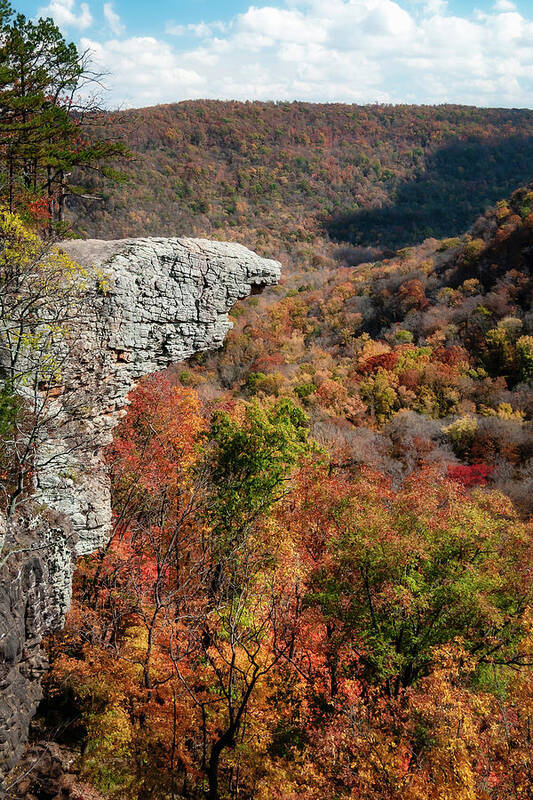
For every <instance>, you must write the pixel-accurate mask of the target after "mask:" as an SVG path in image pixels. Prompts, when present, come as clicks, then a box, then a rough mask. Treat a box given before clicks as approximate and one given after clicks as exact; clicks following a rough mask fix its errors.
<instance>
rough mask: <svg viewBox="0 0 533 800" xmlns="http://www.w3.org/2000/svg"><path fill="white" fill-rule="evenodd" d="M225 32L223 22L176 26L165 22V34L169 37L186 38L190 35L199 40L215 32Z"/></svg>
mask: <svg viewBox="0 0 533 800" xmlns="http://www.w3.org/2000/svg"><path fill="white" fill-rule="evenodd" d="M225 30H227V25H226V24H225V23H224V22H210V23H209V24H207V23H206V22H197V23H194V22H191V23H189V24H188V25H178V24H176V23H175V22H174V21H173V20H170V21H169V22H167V24H166V26H165V32H166V33H169V34H170V35H171V36H186V35H187V34H192V35H193V36H198V37H199V38H201V39H204V38H206V37H207V36H211V35H212V34H213V33H214V32H215V31H218V32H223V31H225Z"/></svg>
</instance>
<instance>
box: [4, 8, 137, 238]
mask: <svg viewBox="0 0 533 800" xmlns="http://www.w3.org/2000/svg"><path fill="white" fill-rule="evenodd" d="M90 84H94V85H98V84H99V76H98V75H97V74H95V73H93V72H91V69H90V65H89V59H88V54H87V53H79V52H78V50H77V48H76V46H75V45H74V44H73V43H67V42H66V41H65V39H64V38H63V36H62V34H61V32H60V30H59V28H58V27H57V26H56V25H55V23H54V22H53V20H51V19H39V20H38V21H37V22H33V21H32V20H28V19H26V17H25V16H24V15H23V14H15V12H14V11H13V9H12V8H11V6H10V5H9V3H8V2H7V1H6V0H0V164H1V169H2V173H3V174H2V177H1V181H0V197H1V196H3V198H4V199H5V201H6V202H7V203H8V205H9V208H10V210H14V209H16V208H17V207H19V206H20V205H21V204H22V205H26V204H27V203H28V202H31V201H37V202H39V199H41V203H42V204H43V205H44V208H45V210H46V212H47V213H48V215H49V217H50V218H51V220H52V221H59V222H60V221H61V220H62V218H63V213H64V205H65V198H66V197H67V196H68V194H72V193H77V194H80V193H83V189H82V188H80V187H73V186H72V185H71V184H70V182H69V179H70V177H71V175H72V172H73V170H74V169H75V168H81V169H87V168H89V169H97V170H100V171H102V172H104V173H108V174H111V175H113V174H116V173H113V171H112V170H106V167H105V166H103V162H105V161H107V160H108V159H110V158H113V157H117V156H124V155H126V154H127V150H126V148H125V146H124V145H123V144H121V143H120V142H116V141H109V140H102V139H96V140H95V139H94V138H93V137H91V135H90V122H91V120H94V119H95V118H96V117H97V116H99V114H100V110H99V109H98V107H97V106H96V105H95V104H94V103H92V102H91V100H85V99H80V96H79V95H80V92H81V90H84V94H86V92H87V87H88V86H90Z"/></svg>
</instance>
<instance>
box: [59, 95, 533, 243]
mask: <svg viewBox="0 0 533 800" xmlns="http://www.w3.org/2000/svg"><path fill="white" fill-rule="evenodd" d="M105 131H106V132H107V133H109V132H111V135H115V134H116V135H120V136H122V137H124V138H125V139H126V142H127V143H128V145H129V146H130V147H131V148H132V150H133V151H134V153H135V160H134V161H133V162H131V163H130V164H129V165H127V167H126V170H125V173H126V175H127V177H128V178H129V180H127V181H126V182H125V183H123V184H121V185H119V186H115V185H113V184H112V183H111V182H109V183H108V182H107V181H106V180H105V179H102V178H101V177H99V176H95V177H94V179H93V180H92V182H91V184H90V185H89V186H88V187H87V189H88V193H89V194H95V193H98V192H101V193H102V195H103V198H104V202H103V203H100V202H94V203H93V204H92V205H91V206H90V208H89V209H88V212H87V208H86V207H84V208H83V209H82V208H81V206H80V207H76V206H72V208H71V214H72V217H73V219H74V221H75V222H76V224H77V226H78V229H79V231H80V232H82V233H84V234H87V235H90V236H98V237H105V238H116V237H123V236H133V235H134V236H141V235H152V236H154V235H156V236H159V235H162V236H164V235H169V234H171V233H173V234H175V233H176V231H178V232H180V233H183V234H186V235H208V236H213V235H215V236H217V237H218V236H219V235H220V238H239V239H242V240H243V241H246V242H247V243H248V244H249V245H250V246H256V247H257V246H259V248H260V249H263V250H264V249H268V247H269V243H272V244H273V243H274V241H276V242H277V243H278V244H279V243H285V244H287V245H289V244H290V242H293V241H295V240H299V241H305V240H306V239H309V238H313V237H316V236H326V237H327V236H329V237H331V238H333V239H335V240H337V241H344V242H350V243H351V244H356V245H365V246H380V247H393V248H396V247H401V246H404V245H408V244H414V243H416V242H418V241H421V240H422V239H424V238H425V237H427V236H437V237H440V236H449V235H453V234H455V233H457V232H460V231H463V230H464V229H466V228H468V227H469V226H470V225H471V224H472V223H473V222H474V220H475V219H476V217H477V216H478V215H479V214H480V213H483V212H484V211H485V210H486V209H487V208H488V207H489V206H490V205H492V204H493V203H494V202H496V201H497V200H498V199H500V198H501V197H505V196H507V195H509V194H510V193H511V192H512V191H513V190H514V189H516V188H517V187H518V186H520V185H522V184H523V183H524V182H525V181H527V180H528V179H529V178H530V177H531V176H533V111H531V110H527V109H482V108H476V107H470V106H457V105H440V106H412V105H411V106H410V105H401V106H390V105H371V106H358V105H343V104H340V103H327V104H318V103H303V102H291V103H279V102H278V103H274V102H271V103H263V102H233V101H231V102H223V101H215V100H196V101H185V102H182V103H176V104H170V105H160V106H154V107H153V108H144V109H138V110H130V111H125V112H122V113H116V114H111V115H109V117H108V118H107V119H106V120H105Z"/></svg>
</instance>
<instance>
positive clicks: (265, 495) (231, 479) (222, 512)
mask: <svg viewBox="0 0 533 800" xmlns="http://www.w3.org/2000/svg"><path fill="white" fill-rule="evenodd" d="M207 436H208V441H209V450H208V454H209V462H208V463H209V475H210V481H211V485H212V497H211V503H210V506H209V515H208V516H209V520H210V522H211V524H212V526H213V528H214V530H215V531H216V532H217V533H218V534H219V535H220V536H221V537H223V539H224V540H226V541H227V539H228V537H229V538H230V540H234V539H235V537H237V539H238V538H240V536H242V534H243V532H244V531H245V530H246V528H247V526H248V525H249V524H250V523H251V522H252V521H253V520H254V519H255V518H256V517H257V515H259V514H263V513H265V512H266V511H268V509H269V508H270V507H271V506H272V504H273V503H274V502H276V500H279V499H280V498H281V497H283V495H284V492H285V484H286V481H287V479H288V477H289V474H290V471H291V469H292V468H293V467H294V465H295V464H296V463H297V460H298V458H300V457H301V456H302V455H303V454H304V453H306V452H308V451H309V447H310V445H309V444H308V442H307V436H308V425H307V417H306V415H305V414H304V413H303V411H302V410H301V409H300V408H298V406H296V405H294V404H293V403H292V402H291V401H290V400H280V401H278V402H277V403H275V404H274V405H271V406H269V407H267V408H262V407H261V406H259V405H258V404H257V403H250V404H247V405H246V406H245V407H244V410H243V415H242V420H240V421H237V420H235V419H233V418H232V417H230V416H229V414H227V413H225V412H217V413H216V414H215V416H214V418H213V422H212V424H211V427H210V429H209V432H208V434H207Z"/></svg>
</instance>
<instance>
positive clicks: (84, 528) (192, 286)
mask: <svg viewBox="0 0 533 800" xmlns="http://www.w3.org/2000/svg"><path fill="white" fill-rule="evenodd" d="M62 247H63V249H64V250H65V251H66V252H67V254H68V255H69V256H71V257H72V258H73V259H74V260H75V261H77V262H78V263H80V264H81V265H83V266H90V267H95V268H97V269H98V271H99V274H100V277H99V279H98V281H96V282H95V285H94V289H93V290H92V291H90V292H88V295H87V302H86V303H85V304H84V308H83V313H82V315H81V316H80V319H79V320H78V321H77V322H76V323H75V324H74V325H73V327H72V330H71V332H70V334H69V337H68V341H67V342H66V347H67V349H68V352H67V358H66V359H65V361H64V369H63V375H62V386H61V388H60V390H58V391H56V392H55V393H54V397H53V398H51V399H50V402H49V405H48V408H47V420H49V422H47V424H46V425H45V426H43V428H42V430H43V433H42V434H41V436H40V441H39V445H38V448H37V452H36V457H35V470H34V474H35V493H34V498H33V504H32V509H31V511H28V510H27V511H25V512H24V514H22V515H20V516H19V517H18V519H17V520H16V522H11V523H10V525H6V522H5V520H1V519H0V548H1V543H2V539H5V541H4V546H3V549H1V551H0V776H1V774H2V772H4V773H5V772H6V771H7V769H8V768H9V767H11V766H12V765H13V764H14V763H15V761H16V759H17V758H18V756H19V755H20V753H21V750H22V748H23V745H24V741H25V737H26V734H27V729H28V724H29V721H30V719H31V716H32V714H33V713H34V711H35V708H36V706H37V704H38V702H39V699H40V676H41V674H42V672H43V670H44V669H45V667H46V660H45V656H44V653H43V651H42V649H41V640H42V638H43V636H45V635H46V634H47V633H48V632H50V631H51V630H54V629H57V628H58V627H60V626H61V625H62V624H63V621H64V615H65V613H66V612H67V610H68V607H69V604H70V598H71V587H72V572H73V568H74V564H75V559H76V557H77V556H80V555H84V554H88V553H91V552H94V551H95V550H96V549H97V548H99V547H101V546H102V545H103V544H104V543H105V542H106V539H107V537H108V535H109V531H110V524H111V505H110V492H109V481H108V479H107V476H106V470H105V465H104V461H103V450H104V448H105V447H106V445H107V444H108V443H109V442H110V441H111V438H112V434H113V428H114V427H115V425H116V424H117V422H118V420H119V418H120V416H121V415H122V414H123V413H125V411H124V409H125V406H126V404H127V396H128V394H129V392H130V391H131V389H132V388H133V387H134V385H135V383H136V382H137V381H138V380H139V379H140V378H141V377H142V376H144V375H147V374H149V373H151V372H155V371H157V370H160V369H163V368H165V367H167V366H168V365H169V364H171V363H174V362H177V361H181V360H182V359H185V358H187V357H189V356H191V355H193V354H194V353H197V352H200V351H203V350H208V349H213V348H217V347H220V346H221V345H222V343H223V340H224V337H225V335H226V333H227V331H228V329H229V328H230V327H231V323H230V322H229V321H228V316H227V312H228V311H229V309H230V308H231V307H232V306H233V305H234V303H235V302H236V301H237V300H238V299H239V298H244V297H246V296H248V295H249V294H253V293H256V292H257V291H260V290H261V289H262V288H263V287H264V286H266V285H271V284H274V283H276V282H277V281H278V279H279V275H280V265H279V264H278V263H277V262H275V261H272V260H269V259H264V258H260V257H259V256H257V255H256V254H255V253H253V252H251V251H250V250H248V249H246V248H245V247H243V246H241V245H238V244H229V243H223V242H213V241H207V240H203V239H184V238H176V239H126V240H122V241H109V242H108V241H99V240H87V241H81V240H79V241H78V240H74V241H69V242H65V243H64V244H63V245H62Z"/></svg>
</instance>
